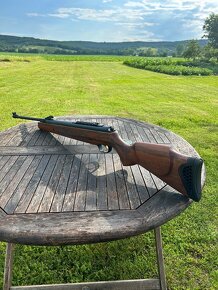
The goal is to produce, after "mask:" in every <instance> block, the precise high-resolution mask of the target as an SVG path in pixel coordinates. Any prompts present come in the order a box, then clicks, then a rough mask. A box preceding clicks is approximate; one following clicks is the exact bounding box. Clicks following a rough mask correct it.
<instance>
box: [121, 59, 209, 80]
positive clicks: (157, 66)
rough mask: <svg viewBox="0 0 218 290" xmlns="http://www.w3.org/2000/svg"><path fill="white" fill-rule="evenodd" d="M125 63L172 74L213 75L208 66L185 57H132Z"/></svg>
mask: <svg viewBox="0 0 218 290" xmlns="http://www.w3.org/2000/svg"><path fill="white" fill-rule="evenodd" d="M124 64H125V65H128V66H131V67H134V68H140V69H146V70H150V71H155V72H160V73H165V74H170V75H189V76H190V75H201V76H208V75H212V73H213V72H212V70H210V69H207V68H201V67H195V66H192V64H191V62H187V61H186V60H185V59H158V58H157V59H143V58H137V59H130V60H126V61H124Z"/></svg>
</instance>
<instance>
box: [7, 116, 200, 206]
mask: <svg viewBox="0 0 218 290" xmlns="http://www.w3.org/2000/svg"><path fill="white" fill-rule="evenodd" d="M12 116H13V118H19V119H25V120H33V121H38V127H39V129H40V130H42V131H46V132H51V133H55V134H58V135H62V136H65V137H68V138H73V139H76V140H79V141H83V142H86V143H90V144H94V145H97V146H98V147H99V150H100V151H103V152H105V153H108V152H110V151H111V149H112V148H114V149H115V150H116V152H117V153H118V155H119V157H120V160H121V162H122V164H123V165H124V166H130V165H135V164H138V165H140V166H142V167H144V168H145V169H147V170H149V171H150V172H151V173H153V174H154V175H156V176H157V177H159V178H160V179H161V180H163V181H164V182H166V183H167V184H169V185H170V186H171V187H173V188H174V189H176V190H178V191H179V192H180V193H182V194H183V195H185V196H187V197H189V198H191V199H192V200H194V201H199V200H200V199H201V169H202V164H203V160H202V159H200V158H197V157H189V156H186V155H183V154H180V153H178V152H176V151H174V150H173V149H172V147H171V146H169V145H162V144H152V143H144V142H136V143H134V144H132V145H128V144H127V143H126V142H124V141H123V140H122V139H121V137H120V136H119V134H118V132H117V131H116V130H115V129H114V128H113V127H111V126H106V125H103V124H100V123H95V122H94V123H93V122H83V121H76V122H70V121H61V120H54V119H53V118H54V117H53V116H48V117H46V118H32V117H24V116H19V115H17V114H16V113H13V115H12ZM103 148H106V149H107V150H106V151H105V150H104V149H103Z"/></svg>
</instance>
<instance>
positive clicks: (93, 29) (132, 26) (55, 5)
mask: <svg viewBox="0 0 218 290" xmlns="http://www.w3.org/2000/svg"><path fill="white" fill-rule="evenodd" d="M30 2H31V3H30ZM1 6H2V7H1V10H0V34H1V35H9V36H18V37H33V38H39V39H43V40H54V41H90V42H107V43H108V42H114V43H116V42H135V41H143V42H174V41H186V40H190V39H201V37H202V36H203V29H202V27H203V24H204V21H205V19H206V18H207V17H208V16H209V14H211V13H212V12H215V13H216V12H218V5H216V1H214V0H198V1H195V0H194V1H192V0H166V1H163V0H154V1H149V0H136V1H134V0H117V1H115V0H93V1H85V0H80V1H79V0H75V1H73V3H72V1H70V0H63V1H57V0H53V1H51V0H44V1H43V2H41V3H38V2H35V1H34V3H33V2H32V1H28V0H20V1H19V5H17V3H16V1H15V0H8V1H7V2H5V3H2V4H1Z"/></svg>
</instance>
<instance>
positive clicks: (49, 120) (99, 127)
mask: <svg viewBox="0 0 218 290" xmlns="http://www.w3.org/2000/svg"><path fill="white" fill-rule="evenodd" d="M12 117H13V118H17V119H24V120H30V121H38V122H41V123H46V124H49V125H60V126H67V127H74V128H80V129H87V130H93V131H101V132H108V133H109V132H114V131H115V130H114V128H113V127H111V126H105V125H103V124H100V123H93V122H83V121H77V122H70V121H61V120H54V119H53V118H54V117H53V116H48V117H46V118H33V117H26V116H19V115H18V114H17V113H16V112H14V113H12Z"/></svg>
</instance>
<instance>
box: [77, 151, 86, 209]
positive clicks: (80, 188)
mask: <svg viewBox="0 0 218 290" xmlns="http://www.w3.org/2000/svg"><path fill="white" fill-rule="evenodd" d="M88 162H89V155H88V154H82V157H81V164H80V170H79V177H78V184H77V191H76V197H75V204H74V210H75V211H84V210H85V202H86V190H87V178H88V170H87V164H88Z"/></svg>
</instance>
